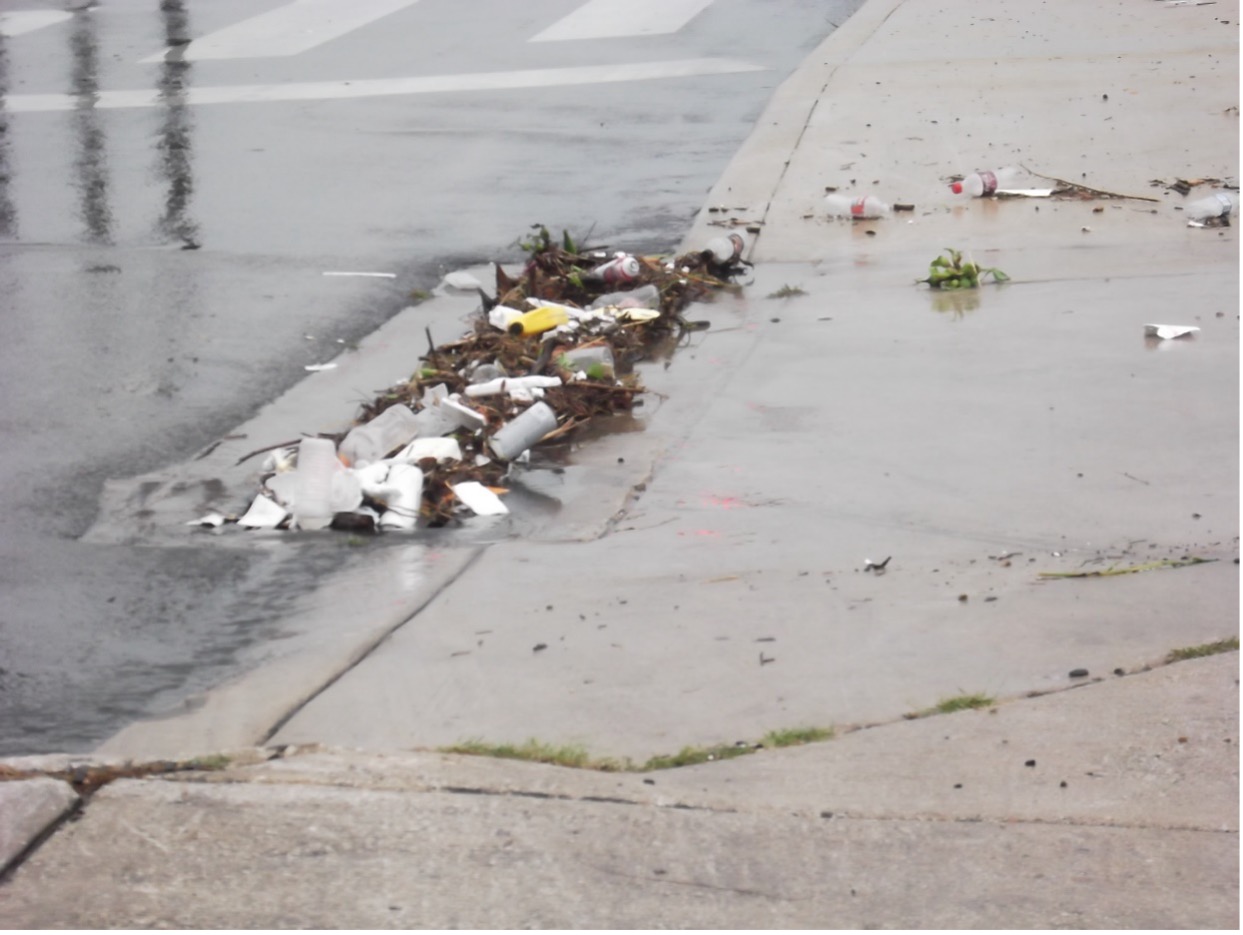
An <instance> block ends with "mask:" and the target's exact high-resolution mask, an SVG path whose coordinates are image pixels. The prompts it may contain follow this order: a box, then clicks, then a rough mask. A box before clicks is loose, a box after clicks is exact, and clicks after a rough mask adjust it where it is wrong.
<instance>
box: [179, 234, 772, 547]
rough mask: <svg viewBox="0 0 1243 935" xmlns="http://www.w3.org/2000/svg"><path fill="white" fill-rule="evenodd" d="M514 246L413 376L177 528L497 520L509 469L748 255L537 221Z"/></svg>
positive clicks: (459, 281) (599, 399)
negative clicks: (622, 246) (236, 495)
mask: <svg viewBox="0 0 1243 935" xmlns="http://www.w3.org/2000/svg"><path fill="white" fill-rule="evenodd" d="M533 229H534V230H535V231H536V233H535V234H534V235H533V236H532V237H530V238H529V239H527V240H525V241H522V242H521V243H520V245H521V246H522V247H523V249H524V250H525V251H526V252H527V253H528V254H529V257H528V260H527V262H526V264H525V265H524V266H523V268H522V271H521V273H520V274H519V275H517V276H516V277H512V276H511V275H510V274H508V273H506V272H505V270H504V269H503V268H502V267H501V265H500V264H499V263H496V264H494V267H495V270H496V289H495V293H496V294H495V297H493V296H489V295H488V294H487V293H486V292H485V291H484V289H483V288H482V284H480V283H478V282H476V281H475V280H474V279H473V277H470V276H469V275H466V274H451V277H452V285H453V286H454V287H455V288H463V287H466V288H477V289H478V291H479V294H480V297H481V299H482V305H481V307H480V309H479V312H478V314H477V315H476V318H475V321H474V323H473V327H472V328H471V330H470V331H469V332H468V333H466V334H465V335H463V336H462V337H460V338H459V339H457V340H456V341H451V342H449V343H447V344H442V345H440V346H435V345H434V344H433V342H432V340H431V334H430V332H428V351H427V353H426V354H425V355H424V356H423V357H422V358H420V360H419V366H418V367H417V368H416V369H415V371H414V372H413V374H412V375H411V377H410V378H409V379H408V380H406V381H404V382H400V383H397V384H394V385H393V386H390V387H389V388H388V389H387V390H386V391H384V392H382V393H380V394H379V395H378V396H376V397H375V398H374V399H372V400H371V401H370V402H368V403H364V404H363V406H362V409H361V412H360V413H359V415H358V416H357V417H356V418H355V420H354V424H353V425H352V426H351V427H350V428H349V429H348V430H346V431H343V432H339V433H336V434H332V435H329V434H320V435H318V436H314V437H302V438H300V439H298V440H296V441H292V442H290V441H287V442H281V443H278V444H276V445H271V446H268V447H266V448H260V449H257V450H256V451H252V452H251V453H249V454H247V455H244V456H243V457H242V458H241V459H240V460H239V461H238V463H239V464H241V463H242V462H244V461H246V460H248V459H249V458H251V457H254V456H256V455H258V454H264V453H266V454H267V456H268V457H267V460H266V461H265V463H264V466H263V469H262V479H261V482H260V483H261V490H260V492H259V493H258V494H257V495H256V496H255V497H254V498H253V500H252V501H251V503H250V505H249V507H248V508H247V509H246V510H245V511H244V512H243V513H241V514H240V515H236V514H235V515H226V514H223V513H219V512H213V513H209V514H208V515H206V516H203V517H202V518H201V519H198V520H191V521H190V522H188V523H187V525H202V526H208V527H220V526H224V525H226V524H235V525H236V526H239V527H242V528H251V529H256V528H268V529H302V530H312V529H323V528H332V529H338V530H344V531H349V532H355V533H367V532H379V531H383V530H413V529H415V528H418V527H420V526H422V527H431V528H434V527H441V526H445V525H448V524H449V523H451V522H453V521H455V520H456V519H457V518H459V516H461V515H463V514H464V513H466V514H470V513H473V514H476V515H494V514H503V513H507V512H508V509H507V507H506V506H505V504H504V503H503V502H502V500H501V499H500V496H501V495H503V494H504V493H505V489H504V487H503V486H502V485H503V482H504V480H505V478H506V477H507V476H508V474H509V472H510V470H511V465H512V464H513V463H514V462H525V461H528V460H529V458H530V455H529V451H530V449H531V448H533V447H535V446H537V445H539V444H542V443H546V442H550V441H553V440H560V439H564V438H566V437H568V436H570V435H571V434H572V433H573V432H574V431H575V430H576V429H579V428H581V427H583V426H584V425H586V424H587V423H589V422H591V421H592V420H593V419H596V418H597V417H600V416H608V415H613V414H615V413H619V412H626V411H629V410H631V409H632V408H633V407H635V406H637V405H641V404H642V401H641V400H636V397H637V396H639V395H640V394H642V393H643V392H645V390H644V387H643V386H642V384H641V382H640V381H639V378H638V376H637V375H636V374H635V373H634V370H633V368H634V365H635V364H636V363H637V362H639V361H642V360H645V359H648V358H650V357H651V356H653V355H654V354H655V353H657V351H658V350H659V349H661V348H663V347H671V346H675V345H676V343H677V340H678V339H680V338H681V337H682V335H683V334H685V333H686V332H687V331H693V330H697V329H698V328H700V327H702V325H700V324H698V323H693V322H688V321H687V320H686V319H685V318H684V317H683V314H682V313H683V312H684V311H685V310H686V308H687V307H689V306H690V305H691V304H692V303H693V302H696V301H701V300H705V299H707V298H708V297H709V296H711V295H712V294H713V293H715V292H717V291H720V290H723V289H735V290H736V289H738V288H739V287H738V286H736V285H735V284H734V283H733V282H732V277H733V276H734V275H736V274H737V273H738V272H740V271H741V270H742V269H743V268H745V267H747V266H749V264H748V263H747V262H746V261H745V260H744V259H743V258H742V256H743V252H744V251H745V249H746V241H745V239H744V238H743V237H742V235H741V234H737V233H731V234H730V235H729V236H726V237H720V238H715V239H714V240H713V241H712V242H710V243H709V244H707V246H706V247H705V248H704V249H702V250H694V251H690V252H687V253H684V254H682V255H680V256H670V257H666V256H632V255H630V254H627V253H624V252H607V251H604V250H600V249H589V248H585V247H581V246H579V245H577V244H575V243H574V241H573V240H572V238H571V237H570V235H569V233H568V232H565V233H563V236H562V241H561V243H560V244H558V243H555V242H554V241H553V239H552V237H551V236H550V234H549V232H548V229H547V228H546V227H544V226H543V225H535V226H534V228H533Z"/></svg>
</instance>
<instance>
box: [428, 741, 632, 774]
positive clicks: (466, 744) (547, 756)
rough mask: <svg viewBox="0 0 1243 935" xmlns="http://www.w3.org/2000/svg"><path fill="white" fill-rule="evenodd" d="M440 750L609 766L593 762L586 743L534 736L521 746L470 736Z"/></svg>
mask: <svg viewBox="0 0 1243 935" xmlns="http://www.w3.org/2000/svg"><path fill="white" fill-rule="evenodd" d="M440 750H441V752H442V753H464V754H467V755H469V756H491V757H496V758H497V759H502V760H527V761H529V762H531V763H551V764H553V765H554V766H572V767H575V768H578V769H606V768H607V763H608V762H609V761H604V760H601V761H598V762H593V761H592V760H591V758H590V757H588V756H587V751H586V750H585V749H584V748H583V747H577V746H573V745H568V746H563V747H558V746H554V745H552V744H547V743H541V742H540V741H538V740H535V739H534V738H532V739H530V740H528V741H527V742H526V743H524V744H519V745H517V746H515V745H514V744H510V743H484V742H483V741H482V740H466V741H463V742H462V743H458V744H454V745H453V746H451V747H441V748H440Z"/></svg>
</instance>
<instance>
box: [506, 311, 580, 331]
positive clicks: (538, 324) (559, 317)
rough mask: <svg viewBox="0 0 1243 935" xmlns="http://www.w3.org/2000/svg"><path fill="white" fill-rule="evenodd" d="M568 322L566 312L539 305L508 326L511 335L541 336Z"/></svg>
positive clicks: (568, 317)
mask: <svg viewBox="0 0 1243 935" xmlns="http://www.w3.org/2000/svg"><path fill="white" fill-rule="evenodd" d="M569 320H570V316H569V314H567V312H566V310H565V309H563V308H560V307H558V306H556V305H541V306H540V307H539V308H534V309H531V311H529V312H526V313H525V314H524V315H523V316H522V317H521V318H518V319H515V320H514V321H513V322H512V323H511V324H510V326H509V333H510V334H512V335H515V336H517V335H524V336H525V335H530V334H542V333H543V332H545V331H549V330H551V329H553V328H555V327H557V326H558V325H564V324H565V323H566V322H567V321H569Z"/></svg>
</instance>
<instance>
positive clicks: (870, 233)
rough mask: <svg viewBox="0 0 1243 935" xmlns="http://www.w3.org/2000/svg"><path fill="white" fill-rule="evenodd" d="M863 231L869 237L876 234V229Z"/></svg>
mask: <svg viewBox="0 0 1243 935" xmlns="http://www.w3.org/2000/svg"><path fill="white" fill-rule="evenodd" d="M864 233H865V234H867V235H868V236H869V237H875V236H876V231H864Z"/></svg>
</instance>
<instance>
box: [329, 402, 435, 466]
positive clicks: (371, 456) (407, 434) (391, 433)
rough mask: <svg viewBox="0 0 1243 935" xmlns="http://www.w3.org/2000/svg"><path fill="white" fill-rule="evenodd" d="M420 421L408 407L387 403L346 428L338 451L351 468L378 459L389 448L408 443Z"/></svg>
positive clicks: (394, 448) (417, 430)
mask: <svg viewBox="0 0 1243 935" xmlns="http://www.w3.org/2000/svg"><path fill="white" fill-rule="evenodd" d="M419 426H420V420H419V418H418V416H416V415H415V414H414V410H412V409H411V408H410V407H409V406H403V405H400V404H398V405H396V406H389V407H388V408H387V409H385V410H384V411H383V412H382V413H380V414H379V415H378V416H376V417H375V418H374V419H372V420H371V421H370V422H365V423H363V424H362V425H356V426H354V427H353V428H352V429H350V431H349V434H348V435H346V436H345V438H344V439H343V440H342V441H341V454H342V456H344V457H345V459H346V460H347V461H348V462H349V464H350V466H351V467H361V466H362V465H364V464H369V463H371V462H372V461H379V460H380V459H381V458H383V457H384V456H385V455H386V454H388V453H389V452H390V451H394V450H396V449H398V448H400V447H402V446H403V445H406V444H408V443H409V442H410V439H412V438H414V436H415V435H417V434H418V432H419Z"/></svg>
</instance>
